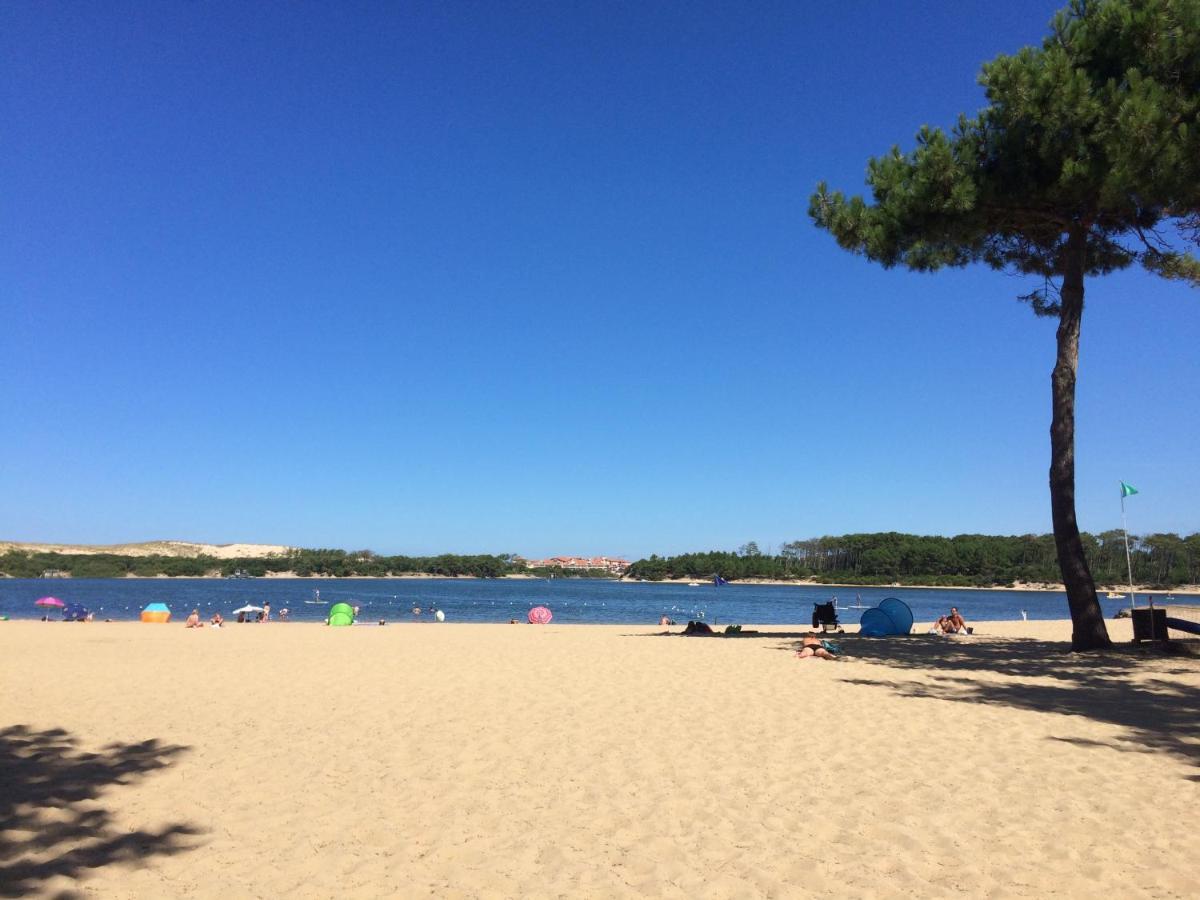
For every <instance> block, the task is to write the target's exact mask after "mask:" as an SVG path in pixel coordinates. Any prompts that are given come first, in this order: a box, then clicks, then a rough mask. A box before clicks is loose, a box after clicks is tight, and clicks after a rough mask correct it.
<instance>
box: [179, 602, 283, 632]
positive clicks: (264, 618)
mask: <svg viewBox="0 0 1200 900" xmlns="http://www.w3.org/2000/svg"><path fill="white" fill-rule="evenodd" d="M251 615H254V618H251ZM288 615H289V610H288V608H287V607H286V606H285V607H284V608H283V609H281V610H279V621H280V622H286V621H288ZM237 621H238V622H270V621H271V604H270V603H269V602H268V603H264V604H263V606H262V609H261V610H259V611H258V612H257V613H255V614H252V613H247V612H239V613H238V614H237ZM208 624H209V626H210V627H212V628H220V627H221V626H222V625H224V624H225V617H224V616H223V615H221V614H220V613H219V612H215V613H213V614H212V618H211V619H209V620H208ZM183 627H184V628H203V627H204V623H203V622H201V621H200V610H199V609H193V610H192V612H191V614H190V615H189V616H188V617H187V618H186V619H185V620H184V622H183Z"/></svg>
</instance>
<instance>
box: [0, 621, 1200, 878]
mask: <svg viewBox="0 0 1200 900" xmlns="http://www.w3.org/2000/svg"><path fill="white" fill-rule="evenodd" d="M746 627H747V628H750V627H752V626H746ZM1110 627H1111V631H1112V634H1113V637H1114V639H1115V640H1118V641H1123V642H1124V641H1128V639H1129V636H1130V634H1129V626H1128V624H1127V623H1126V622H1112V623H1110ZM758 628H759V629H760V633H758V634H746V635H743V636H741V637H738V638H719V637H711V638H709V637H696V638H692V637H681V636H664V635H662V634H661V633H660V631H661V629H658V628H645V627H632V626H630V627H626V626H569V625H555V624H551V625H549V626H543V627H537V626H529V625H513V626H509V625H465V624H445V625H434V624H421V625H418V624H401V625H389V626H387V627H386V628H343V629H329V628H324V627H322V626H319V625H304V624H281V623H273V624H270V625H243V626H238V625H233V626H230V627H226V628H224V629H221V630H219V631H217V630H213V629H210V628H205V629H203V630H200V631H194V630H187V629H185V628H183V626H182V625H181V624H175V623H172V624H170V625H157V626H155V625H141V624H133V623H129V624H103V623H91V624H87V625H77V624H67V623H53V624H43V623H39V622H4V623H0V896H30V895H34V896H73V895H82V896H103V897H177V896H188V897H222V898H226V897H235V898H237V897H283V896H300V897H430V896H432V897H625V896H651V897H680V898H693V897H781V898H782V897H797V896H809V895H814V896H815V895H824V894H838V895H841V896H848V897H922V898H924V897H944V896H959V895H967V896H979V897H1048V896H1057V897H1097V896H1104V895H1110V896H1119V897H1139V896H1145V897H1181V898H1182V897H1195V896H1200V866H1197V864H1196V826H1197V824H1198V822H1200V813H1198V812H1197V810H1198V809H1200V805H1198V801H1200V780H1198V779H1200V768H1198V764H1200V661H1197V660H1196V659H1195V658H1192V657H1189V656H1168V655H1162V654H1159V653H1157V652H1152V651H1149V650H1141V649H1133V648H1130V647H1124V648H1121V649H1119V650H1118V651H1114V652H1113V653H1109V654H1104V655H1100V656H1094V657H1092V656H1089V657H1083V658H1076V657H1072V656H1071V655H1070V654H1067V653H1065V647H1064V645H1063V644H1062V643H1059V642H1061V641H1064V640H1066V639H1067V637H1068V635H1069V624H1068V623H1065V622H1054V623H1034V622H1016V623H1012V622H1009V623H992V624H989V623H980V624H979V626H978V627H977V631H978V632H979V633H977V634H976V635H975V636H974V637H971V638H965V639H954V638H936V637H931V636H926V635H922V636H911V637H908V638H897V639H863V638H858V637H857V636H853V635H848V636H846V637H845V638H844V639H842V640H843V645H844V647H845V649H846V650H847V651H848V656H847V658H845V659H842V660H839V661H837V662H826V661H822V660H814V659H808V660H800V659H797V658H796V655H795V646H796V644H797V643H798V640H799V637H800V634H801V630H800V629H799V628H794V627H793V628H788V627H786V626H758ZM675 630H676V631H678V629H675Z"/></svg>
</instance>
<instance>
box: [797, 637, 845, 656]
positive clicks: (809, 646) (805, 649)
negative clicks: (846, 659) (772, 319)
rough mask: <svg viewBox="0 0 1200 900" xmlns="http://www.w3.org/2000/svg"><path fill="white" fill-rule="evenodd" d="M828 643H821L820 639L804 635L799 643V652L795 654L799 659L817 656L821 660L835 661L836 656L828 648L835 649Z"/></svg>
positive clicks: (833, 645)
mask: <svg viewBox="0 0 1200 900" xmlns="http://www.w3.org/2000/svg"><path fill="white" fill-rule="evenodd" d="M836 646H837V645H836V644H832V643H830V642H829V641H823V640H821V639H820V638H817V637H812V636H811V635H805V637H804V639H803V640H802V641H801V642H800V650H799V652H798V653H797V654H796V656H798V657H799V658H800V659H809V658H810V657H813V656H819V657H820V658H821V659H837V655H836V654H835V653H834V652H833V651H832V650H830V649H829V648H830V647H836Z"/></svg>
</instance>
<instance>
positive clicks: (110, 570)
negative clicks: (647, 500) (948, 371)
mask: <svg viewBox="0 0 1200 900" xmlns="http://www.w3.org/2000/svg"><path fill="white" fill-rule="evenodd" d="M1083 541H1084V548H1085V552H1086V554H1087V559H1088V564H1089V566H1090V567H1091V570H1092V574H1093V576H1094V577H1095V579H1096V582H1097V583H1099V584H1102V585H1123V584H1125V583H1127V581H1128V576H1127V574H1126V567H1125V546H1124V541H1123V539H1122V535H1121V532H1119V531H1106V532H1103V533H1101V534H1098V535H1090V534H1084V535H1083ZM1130 556H1131V559H1132V562H1133V580H1134V582H1135V583H1137V584H1142V585H1149V586H1154V587H1162V588H1171V587H1174V586H1177V585H1183V584H1197V583H1200V533H1197V534H1191V535H1188V536H1186V537H1180V536H1179V535H1176V534H1151V535H1144V536H1137V537H1135V536H1131V537H1130ZM239 573H241V574H244V575H247V576H252V577H263V576H267V575H271V574H276V575H279V574H284V573H287V574H292V575H295V576H297V577H302V578H307V577H312V576H326V577H355V576H357V577H376V578H386V577H396V576H404V575H432V576H440V577H446V578H457V577H472V578H500V577H503V576H506V575H534V576H541V577H548V576H552V575H553V576H558V577H564V578H570V577H612V576H609V575H607V573H602V572H579V571H572V570H563V569H553V568H549V569H528V568H526V566H525V561H524V560H523V559H522V558H521V557H519V556H516V555H513V554H492V555H489V554H476V555H460V554H450V553H446V554H441V555H438V556H381V555H379V554H376V553H373V552H371V551H370V550H328V549H297V550H291V551H289V552H288V553H286V554H280V555H278V556H268V557H254V558H243V559H217V558H216V557H212V556H204V555H200V556H165V555H151V556H127V555H122V554H115V553H95V554H68V553H41V552H29V551H21V550H10V551H9V552H7V553H4V554H0V575H5V576H9V577H14V578H40V577H43V576H54V575H59V576H65V577H72V578H123V577H129V576H137V577H145V578H152V577H158V576H171V577H181V578H201V577H222V576H223V577H232V576H234V575H236V574H239ZM714 575H719V576H720V577H722V578H724V579H726V580H728V581H737V580H740V579H770V580H778V581H816V582H819V583H827V584H862V585H871V584H914V585H915V584H923V585H944V586H947V587H994V586H1009V585H1012V584H1015V583H1017V582H1026V583H1037V582H1043V583H1053V582H1057V581H1059V580H1060V577H1061V576H1060V573H1059V569H1058V561H1057V557H1056V555H1055V548H1054V538H1053V536H1052V535H1049V534H1044V535H1020V536H996V535H979V534H963V535H957V536H955V537H940V536H931V535H912V534H900V533H897V532H882V533H875V534H848V535H841V536H836V537H819V538H809V539H807V540H800V541H791V542H788V543H785V544H782V545H781V546H780V547H779V549H778V552H777V553H763V552H762V551H761V550H760V549H759V547H758V545H757V544H755V543H754V542H750V543H748V544H746V545H744V546H743V547H741V548H740V549H738V550H737V551H722V550H714V551H709V552H703V553H685V554H680V555H677V556H668V557H660V556H657V555H654V556H651V557H649V558H648V559H641V560H638V561H637V562H635V563H633V565H632V566H630V568H629V570H628V571H627V572H626V574H625V578H627V579H629V578H633V579H645V580H647V581H660V580H663V579H670V578H686V579H705V578H712V577H713V576H714Z"/></svg>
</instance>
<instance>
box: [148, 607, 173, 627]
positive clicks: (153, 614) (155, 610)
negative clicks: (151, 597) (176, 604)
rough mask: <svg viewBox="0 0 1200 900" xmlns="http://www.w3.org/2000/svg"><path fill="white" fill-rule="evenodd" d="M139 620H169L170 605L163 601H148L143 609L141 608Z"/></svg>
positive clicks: (160, 621) (161, 622)
mask: <svg viewBox="0 0 1200 900" xmlns="http://www.w3.org/2000/svg"><path fill="white" fill-rule="evenodd" d="M141 620H142V621H143V622H157V623H159V624H163V623H165V622H170V621H171V607H169V606H167V604H165V603H148V604H146V607H145V609H143V610H142V614H141Z"/></svg>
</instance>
